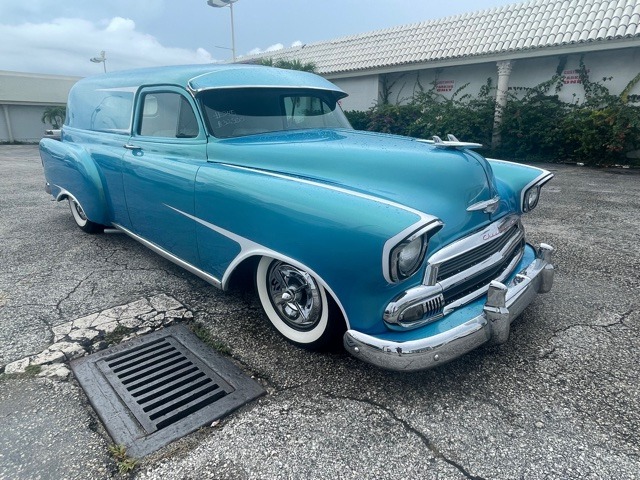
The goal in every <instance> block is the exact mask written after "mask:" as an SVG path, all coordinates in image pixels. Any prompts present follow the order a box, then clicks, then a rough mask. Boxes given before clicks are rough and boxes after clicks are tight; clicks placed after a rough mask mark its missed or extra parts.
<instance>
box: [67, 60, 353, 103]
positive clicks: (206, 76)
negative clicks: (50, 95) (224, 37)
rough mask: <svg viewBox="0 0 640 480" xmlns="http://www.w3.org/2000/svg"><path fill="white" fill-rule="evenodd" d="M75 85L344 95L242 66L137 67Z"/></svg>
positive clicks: (303, 75) (301, 75)
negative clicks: (294, 90) (282, 89)
mask: <svg viewBox="0 0 640 480" xmlns="http://www.w3.org/2000/svg"><path fill="white" fill-rule="evenodd" d="M78 83H82V84H84V85H83V86H84V87H90V86H94V87H98V88H125V87H126V88H128V89H130V88H138V87H141V86H144V85H177V86H181V87H185V88H189V89H191V90H193V91H195V92H199V91H202V90H209V89H216V88H241V87H288V88H295V87H300V88H313V89H322V90H331V91H334V92H339V93H341V94H344V92H343V91H342V90H341V89H340V88H338V87H337V86H335V85H334V84H333V83H331V82H329V81H328V80H326V79H324V78H322V77H320V76H318V75H315V74H312V73H308V72H301V71H297V70H285V69H281V68H273V67H266V66H262V65H246V64H220V65H214V64H205V65H175V66H168V67H153V68H141V69H136V70H125V71H118V72H112V73H106V74H102V75H96V76H92V77H87V78H84V79H82V80H80V81H79V82H78ZM340 96H343V95H340Z"/></svg>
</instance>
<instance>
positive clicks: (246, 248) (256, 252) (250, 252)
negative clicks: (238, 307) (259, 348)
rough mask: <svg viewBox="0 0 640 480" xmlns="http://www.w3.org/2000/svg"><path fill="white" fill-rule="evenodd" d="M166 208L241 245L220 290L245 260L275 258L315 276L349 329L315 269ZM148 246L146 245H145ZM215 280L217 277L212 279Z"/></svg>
mask: <svg viewBox="0 0 640 480" xmlns="http://www.w3.org/2000/svg"><path fill="white" fill-rule="evenodd" d="M163 205H164V206H165V207H167V208H170V209H171V210H173V211H175V212H177V213H179V214H181V215H184V216H185V217H187V218H190V219H191V220H193V221H194V222H197V223H199V224H200V225H202V226H203V227H206V228H208V229H210V230H213V231H214V232H217V233H219V234H220V235H223V236H225V237H227V238H229V239H230V240H233V241H234V242H236V243H238V245H240V253H239V254H238V255H237V256H236V258H234V259H233V260H232V261H231V263H230V264H229V265H228V266H227V269H226V270H225V272H224V275H223V276H222V281H219V282H220V288H222V289H223V290H226V289H227V288H228V287H229V280H230V279H231V274H232V273H233V271H234V270H235V268H236V267H237V266H238V265H239V264H240V263H242V261H243V260H246V259H247V258H249V257H254V256H257V257H262V256H264V257H271V258H275V259H277V260H282V261H284V262H287V263H290V264H291V265H294V266H296V267H298V268H301V269H303V270H306V271H307V272H309V273H310V274H311V275H313V276H314V277H315V278H316V279H317V280H318V282H320V284H321V285H322V286H323V287H324V288H325V290H327V292H329V293H330V294H331V296H332V297H333V299H334V300H335V302H336V303H337V304H338V308H340V311H341V312H342V315H343V318H344V321H345V322H346V324H347V328H349V325H350V323H349V316H348V315H347V312H346V311H345V309H344V307H343V306H342V302H341V301H340V298H338V296H337V295H336V294H335V292H334V291H333V289H332V288H331V287H330V286H329V284H327V282H325V281H324V280H323V278H322V277H321V276H320V275H318V274H317V273H316V272H315V271H314V270H313V269H311V268H309V267H307V266H306V265H304V264H303V263H300V262H298V261H297V260H295V259H293V258H291V257H288V256H287V255H283V254H281V253H279V252H276V251H275V250H272V249H270V248H268V247H265V246H264V245H260V244H259V243H256V242H253V241H251V240H249V239H248V238H245V237H242V236H240V235H238V234H235V233H233V232H230V231H229V230H226V229H224V228H222V227H219V226H217V225H214V224H213V223H210V222H207V221H206V220H202V219H201V218H198V217H196V216H195V215H191V214H189V213H187V212H183V211H182V210H178V209H177V208H175V207H172V206H171V205H167V204H166V203H164V204H163ZM145 245H146V244H145ZM212 278H215V277H212Z"/></svg>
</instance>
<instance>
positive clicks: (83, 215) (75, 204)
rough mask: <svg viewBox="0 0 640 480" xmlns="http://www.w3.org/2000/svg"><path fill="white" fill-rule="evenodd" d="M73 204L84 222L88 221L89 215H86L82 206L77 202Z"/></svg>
mask: <svg viewBox="0 0 640 480" xmlns="http://www.w3.org/2000/svg"><path fill="white" fill-rule="evenodd" d="M72 203H73V208H75V209H76V212H78V215H79V216H80V218H81V219H82V220H86V219H87V215H86V214H85V213H84V210H83V209H82V207H81V206H80V204H79V203H77V202H72Z"/></svg>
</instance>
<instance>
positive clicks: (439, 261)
mask: <svg viewBox="0 0 640 480" xmlns="http://www.w3.org/2000/svg"><path fill="white" fill-rule="evenodd" d="M345 96H346V94H345V93H344V92H343V91H341V90H340V89H339V88H337V87H336V86H335V85H333V84H332V83H330V82H328V81H327V80H325V79H323V78H321V77H319V76H316V75H313V74H309V73H305V72H297V71H289V70H280V69H275V68H268V67H261V66H252V65H221V66H212V65H199V66H178V67H166V68H154V69H142V70H134V71H129V72H118V73H110V74H106V75H100V76H96V77H92V78H86V79H83V80H81V81H79V82H78V83H77V84H76V85H75V86H74V87H73V88H72V90H71V92H70V94H69V102H68V107H67V119H66V121H65V125H64V127H63V129H62V132H61V138H60V141H58V140H55V139H50V138H45V139H43V140H42V141H41V143H40V152H41V157H42V162H43V166H44V172H45V177H46V189H47V192H49V193H51V195H53V197H54V198H55V199H56V200H58V201H61V200H68V202H69V205H70V207H71V213H72V214H73V218H74V219H75V221H76V223H77V224H78V226H79V227H80V228H82V229H83V230H84V231H86V232H89V233H94V232H99V231H101V230H102V229H103V228H104V227H105V226H108V227H110V228H117V229H119V230H121V231H123V232H125V233H126V234H128V235H130V236H131V237H133V238H134V239H136V240H138V241H139V242H141V243H143V244H144V245H146V246H147V247H149V248H151V249H152V250H154V251H155V252H157V253H159V254H160V255H162V256H164V257H166V258H168V259H169V260H171V261H173V262H175V263H177V264H178V265H180V266H182V267H184V268H186V269H187V270H189V271H190V272H192V273H194V274H195V275H197V276H199V277H201V278H203V279H205V280H206V281H208V282H209V283H211V284H212V285H214V286H216V287H219V288H221V289H227V288H229V286H230V285H231V284H232V281H233V280H234V278H235V277H236V275H235V274H236V273H237V272H247V271H250V272H251V273H252V275H253V276H254V277H255V283H256V286H257V291H258V295H259V298H260V301H261V303H262V306H263V307H264V311H265V312H266V315H267V317H268V318H269V320H270V321H271V323H272V324H273V326H274V327H275V328H276V329H277V330H278V332H280V333H281V334H282V335H283V336H284V337H285V338H286V339H288V340H289V341H291V342H293V343H294V344H296V345H299V346H302V347H306V348H312V349H316V348H322V347H326V346H327V345H329V344H331V343H332V342H335V341H336V339H337V340H338V341H340V340H342V341H343V344H344V346H345V348H346V349H347V350H348V351H349V352H350V353H352V354H353V355H355V356H356V357H358V358H360V359H362V360H365V361H367V362H370V363H373V364H375V365H378V366H380V367H384V368H387V369H392V370H405V371H406V370H419V369H425V368H429V367H433V366H436V365H439V364H442V363H444V362H447V361H449V360H451V359H453V358H456V357H459V356H460V355H462V354H464V353H465V352H468V351H469V350H471V349H473V348H476V347H478V346H479V345H481V344H483V343H485V342H488V341H494V342H504V341H506V340H507V337H508V335H509V328H510V324H511V322H512V321H513V320H514V319H515V318H516V317H517V316H518V315H519V314H520V313H521V312H522V311H523V310H524V308H525V307H526V306H527V305H528V304H529V303H530V302H531V301H532V300H533V299H534V298H535V297H536V295H537V294H538V293H543V292H547V291H548V290H549V289H550V288H551V285H552V283H553V274H554V270H553V266H552V264H551V255H552V252H553V248H552V247H550V246H549V245H546V244H541V245H539V246H537V247H533V246H531V245H529V244H527V243H526V241H525V234H524V229H523V226H522V223H521V220H520V217H521V215H522V214H523V213H526V212H528V211H530V210H532V209H533V208H535V206H536V204H537V203H538V198H539V195H540V188H541V187H542V185H544V184H545V183H546V182H548V181H549V180H550V179H551V177H552V174H551V173H549V172H547V171H545V170H542V169H539V168H534V167H529V166H524V165H519V164H515V163H509V162H504V161H499V160H486V159H485V158H483V157H482V156H480V155H478V154H477V153H475V152H474V151H473V150H472V149H471V147H474V146H476V145H475V144H468V143H464V142H459V141H458V140H457V139H456V138H455V137H453V136H451V137H449V139H448V140H446V141H443V140H441V139H439V138H437V137H435V138H434V139H433V140H429V141H426V140H420V139H415V138H406V137H400V136H393V135H384V134H378V133H371V132H362V131H355V130H353V129H352V128H351V127H350V125H349V123H348V121H347V120H346V118H345V116H344V114H343V113H342V111H341V109H340V106H339V100H340V99H341V98H343V97H345Z"/></svg>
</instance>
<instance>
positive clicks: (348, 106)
mask: <svg viewBox="0 0 640 480" xmlns="http://www.w3.org/2000/svg"><path fill="white" fill-rule="evenodd" d="M331 82H333V83H334V84H336V85H337V86H338V87H340V88H341V89H342V90H344V91H345V92H346V93H348V94H349V96H348V97H347V98H343V99H342V100H341V101H340V105H342V109H343V110H344V111H345V112H346V111H351V110H369V109H370V108H371V107H373V106H374V105H375V104H376V102H377V101H378V88H379V86H378V75H367V76H363V77H351V78H340V79H332V80H331Z"/></svg>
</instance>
